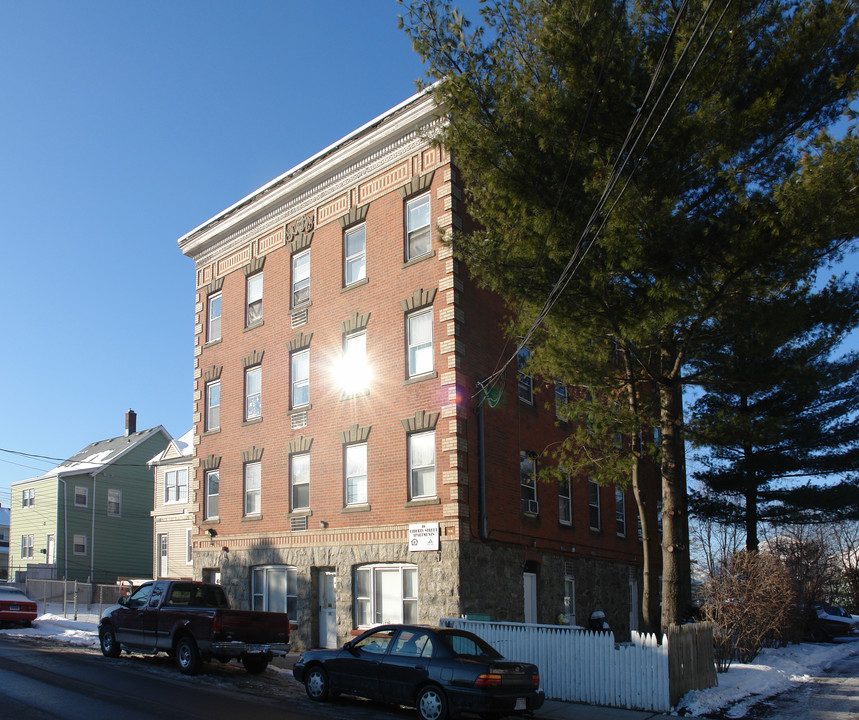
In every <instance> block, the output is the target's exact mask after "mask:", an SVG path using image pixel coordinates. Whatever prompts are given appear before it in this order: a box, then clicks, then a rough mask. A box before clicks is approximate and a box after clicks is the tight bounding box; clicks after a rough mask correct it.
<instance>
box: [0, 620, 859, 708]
mask: <svg viewBox="0 0 859 720" xmlns="http://www.w3.org/2000/svg"><path fill="white" fill-rule="evenodd" d="M59 608H60V610H59V613H56V612H48V613H46V614H44V615H41V616H40V617H39V618H38V619H37V620H36V621H35V623H34V624H33V627H30V628H2V629H0V633H4V634H7V635H18V636H28V637H42V638H54V639H55V640H56V641H57V642H59V643H62V644H65V645H76V646H83V647H91V648H98V647H99V643H98V617H99V615H98V606H92V607H91V608H81V609H79V612H78V619H77V620H74V619H73V613H72V612H67V615H68V617H63V615H62V609H61V608H62V606H59ZM48 610H49V611H52V610H55V608H53V607H50V606H49V607H48ZM856 653H859V642H852V643H851V642H847V643H842V644H832V645H830V644H826V643H803V644H802V645H790V646H788V647H785V648H779V649H778V650H772V649H767V650H762V651H761V653H760V655H758V657H757V658H755V660H754V662H752V663H750V664H747V665H744V664H741V663H733V664H732V665H731V667H730V669H729V670H728V672H726V673H720V674H719V675H718V681H719V685H718V686H717V687H714V688H709V689H708V690H694V691H692V692H690V693H687V694H686V695H684V696H683V697H682V698H681V699H680V702H679V703H678V706H677V708H676V709H675V712H676V714H679V715H699V716H700V715H711V714H716V713H719V712H720V711H724V710H725V709H726V708H727V711H726V712H725V716H726V717H728V718H742V717H744V716H745V715H746V713H747V712H748V710H749V708H751V707H752V706H753V705H755V704H757V703H759V702H761V701H762V700H765V699H766V698H769V697H773V696H774V695H778V694H779V693H782V692H784V691H785V690H789V689H791V688H793V687H796V686H797V685H800V684H802V683H804V682H809V681H811V680H813V678H814V676H815V675H816V674H818V673H820V671H821V670H823V669H825V668H827V667H828V666H830V665H832V664H833V663H837V662H838V661H839V660H841V659H843V658H845V657H848V656H850V655H853V654H856ZM290 675H291V673H290Z"/></svg>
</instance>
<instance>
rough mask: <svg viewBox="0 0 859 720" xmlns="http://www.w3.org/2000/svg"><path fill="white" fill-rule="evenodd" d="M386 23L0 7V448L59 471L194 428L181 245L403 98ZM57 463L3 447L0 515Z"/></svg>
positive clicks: (401, 71)
mask: <svg viewBox="0 0 859 720" xmlns="http://www.w3.org/2000/svg"><path fill="white" fill-rule="evenodd" d="M462 4H463V5H464V6H472V7H473V6H474V5H475V4H476V3H475V2H466V3H462ZM400 12H401V8H400V7H399V6H398V5H397V3H396V2H395V0H360V1H356V0H313V2H308V1H306V0H282V1H281V2H259V1H258V2H247V3H245V2H242V3H239V2H224V1H221V0H206V1H205V2H202V1H201V0H173V1H171V2H164V1H162V0H155V1H150V2H147V3H143V4H140V3H131V2H123V1H120V0H113V1H111V2H107V1H103V0H99V1H93V0H86V1H85V2H69V1H67V2H58V1H57V0H39V1H34V2H17V1H16V0H0V249H2V255H3V258H2V262H0V308H2V310H0V312H2V325H3V334H2V336H3V345H2V347H3V351H2V352H0V378H2V380H1V381H0V383H2V387H0V390H2V393H0V448H2V449H3V450H13V451H17V452H24V453H31V454H36V455H44V456H48V457H58V458H65V457H68V456H70V455H72V454H74V453H75V452H77V451H78V450H81V449H82V448H84V447H85V446H87V445H88V444H90V443H91V442H94V441H96V440H102V439H105V438H109V437H114V436H116V435H121V434H122V433H123V432H124V429H125V426H124V414H125V412H126V411H127V410H128V409H129V408H133V409H134V410H135V411H136V412H137V414H138V428H141V429H142V428H147V427H153V426H156V425H163V426H164V427H165V428H166V429H167V430H168V432H170V433H171V434H172V435H173V436H174V437H179V436H180V435H182V434H183V433H184V432H185V431H186V430H188V429H189V428H190V427H191V422H192V393H193V333H194V271H193V263H192V262H191V260H190V259H188V258H186V257H185V256H183V255H182V253H181V252H180V251H179V250H178V248H177V245H176V241H177V240H178V238H179V237H181V236H182V235H183V234H185V233H186V232H188V231H189V230H192V229H193V228H195V227H197V226H198V225H199V224H201V223H202V222H204V221H205V220H208V219H209V218H210V217H212V216H213V215H215V214H216V213H218V212H219V211H221V210H223V209H224V208H226V207H228V206H229V205H231V204H233V203H234V202H236V201H237V200H239V199H241V198H242V197H244V196H245V195H247V194H248V193H250V192H252V191H253V190H255V189H256V188H258V187H260V186H261V185H263V184H265V183H266V182H268V181H269V180H272V179H273V178H275V177H277V176H278V175H280V174H281V173H283V172H284V171H286V170H288V169H289V168H291V167H293V166H294V165H296V164H298V163H299V162H301V161H302V160H304V159H306V158H307V157H309V156H311V155H313V154H314V153H316V152H317V151H319V150H321V149H323V148H324V147H326V146H328V145H330V144H331V143H333V142H335V141H336V140H338V139H340V138H341V137H343V136H345V135H347V134H348V133H349V132H351V131H352V130H354V129H356V128H358V127H360V126H361V125H363V124H364V123H366V122H368V121H369V120H372V119H373V118H375V117H376V116H378V115H380V114H382V113H383V112H385V111H386V110H388V109H389V108H391V107H393V106H394V105H397V104H398V103H400V102H401V101H403V100H405V99H406V98H408V97H409V96H410V95H412V94H413V93H414V91H415V85H414V81H415V80H417V79H419V78H421V77H422V76H423V67H422V66H421V63H420V61H419V58H418V57H417V55H416V54H415V53H414V51H413V50H412V49H411V44H410V42H409V39H408V37H407V36H406V34H405V33H404V32H403V31H401V30H399V29H398V27H397V16H398V14H399V13H400ZM55 464H57V463H55V462H53V461H51V460H38V459H34V458H28V457H24V456H20V455H14V454H10V453H8V452H0V504H2V505H3V506H4V507H8V506H9V503H10V491H9V483H11V482H15V481H18V480H23V479H26V478H29V477H33V476H35V475H39V474H41V473H42V472H43V471H45V470H47V469H50V468H51V467H53V466H54V465H55Z"/></svg>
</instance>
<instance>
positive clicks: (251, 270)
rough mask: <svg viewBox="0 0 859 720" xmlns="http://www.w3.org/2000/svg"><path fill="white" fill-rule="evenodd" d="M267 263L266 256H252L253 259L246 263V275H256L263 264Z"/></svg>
mask: <svg viewBox="0 0 859 720" xmlns="http://www.w3.org/2000/svg"><path fill="white" fill-rule="evenodd" d="M263 265H265V258H264V257H255V258H251V261H250V262H249V263H248V264H247V265H245V268H244V269H245V277H250V276H251V275H255V274H256V273H258V272H259V271H260V270H262V266H263Z"/></svg>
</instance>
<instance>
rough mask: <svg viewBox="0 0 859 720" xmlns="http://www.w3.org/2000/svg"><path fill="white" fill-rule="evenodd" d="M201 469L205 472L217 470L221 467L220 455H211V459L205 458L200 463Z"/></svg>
mask: <svg viewBox="0 0 859 720" xmlns="http://www.w3.org/2000/svg"><path fill="white" fill-rule="evenodd" d="M200 467H201V468H203V470H217V469H218V468H219V467H221V456H220V455H209V457H205V458H203V459H202V460H201V461H200Z"/></svg>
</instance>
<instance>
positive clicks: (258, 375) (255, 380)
mask: <svg viewBox="0 0 859 720" xmlns="http://www.w3.org/2000/svg"><path fill="white" fill-rule="evenodd" d="M258 417H262V368H261V367H260V366H259V365H256V366H254V367H252V368H248V369H247V370H245V420H253V419H255V418H258Z"/></svg>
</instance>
